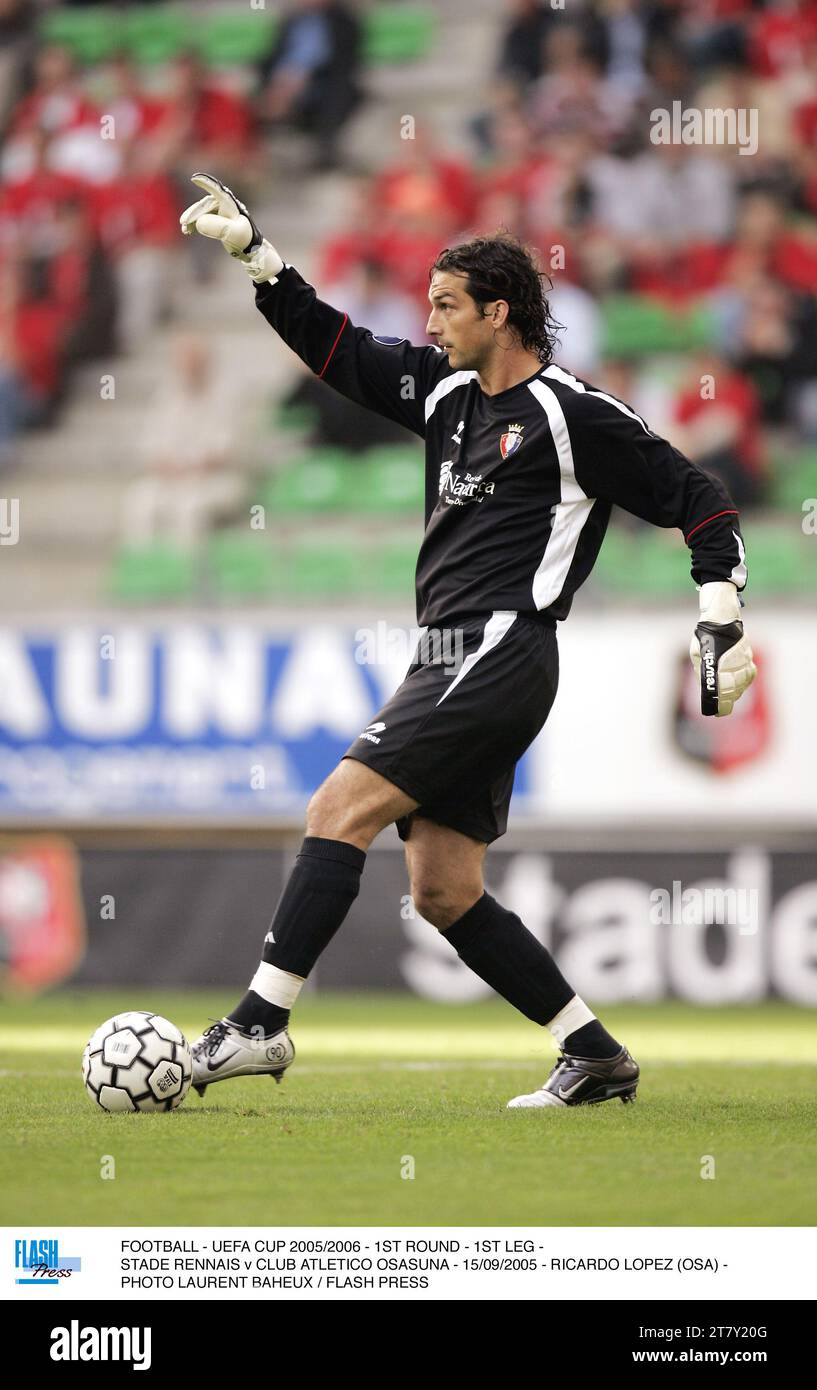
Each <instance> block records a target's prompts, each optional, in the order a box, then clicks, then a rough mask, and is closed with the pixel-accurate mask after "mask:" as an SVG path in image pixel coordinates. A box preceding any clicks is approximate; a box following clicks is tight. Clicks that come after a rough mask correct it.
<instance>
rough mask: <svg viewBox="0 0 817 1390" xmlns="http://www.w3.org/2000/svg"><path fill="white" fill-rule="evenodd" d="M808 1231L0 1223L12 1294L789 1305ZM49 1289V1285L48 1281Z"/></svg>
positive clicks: (802, 1294) (807, 1251) (807, 1267)
mask: <svg viewBox="0 0 817 1390" xmlns="http://www.w3.org/2000/svg"><path fill="white" fill-rule="evenodd" d="M815 1245H817V1239H816V1238H815V1231H814V1230H813V1229H812V1228H811V1227H783V1228H781V1227H758V1228H753V1227H751V1228H750V1227H674V1226H667V1227H638V1226H635V1227H633V1226H627V1227H614V1228H612V1227H579V1228H574V1227H555V1228H553V1227H533V1228H530V1227H528V1228H524V1227H514V1228H509V1227H508V1228H506V1227H492V1226H485V1227H463V1226H459V1227H456V1226H455V1227H449V1228H441V1227H427V1228H419V1227H418V1228H416V1229H415V1228H412V1227H406V1226H397V1227H392V1228H386V1227H384V1228H381V1227H372V1226H361V1227H349V1226H344V1227H340V1226H339V1227H331V1226H328V1227H301V1228H297V1227H280V1228H275V1227H236V1228H227V1227H205V1226H193V1227H175V1228H174V1227H131V1228H120V1227H100V1226H95V1227H82V1226H66V1227H60V1228H53V1227H51V1228H47V1227H42V1228H38V1229H26V1228H22V1227H21V1228H15V1227H10V1226H7V1227H5V1228H4V1240H3V1251H4V1256H3V1262H2V1265H3V1289H2V1296H3V1297H4V1298H12V1299H38V1300H39V1299H48V1300H53V1301H54V1302H57V1301H58V1300H59V1299H60V1298H61V1297H65V1298H68V1299H75V1298H77V1299H89V1300H105V1299H128V1300H133V1299H140V1298H145V1299H154V1300H156V1299H158V1300H164V1299H191V1298H198V1299H202V1298H206V1299H207V1300H213V1301H215V1300H221V1299H224V1300H225V1301H230V1300H235V1299H241V1300H242V1301H246V1300H247V1299H264V1300H269V1299H300V1300H303V1299H317V1300H323V1301H330V1300H333V1299H356V1300H363V1301H366V1300H370V1299H377V1300H381V1299H382V1300H390V1299H394V1300H400V1301H403V1302H406V1301H411V1300H413V1299H433V1300H441V1299H459V1300H462V1299H466V1300H467V1299H475V1300H484V1299H534V1300H535V1299H550V1298H555V1299H557V1300H558V1299H565V1298H573V1297H581V1298H585V1299H657V1300H663V1299H757V1298H767V1299H780V1300H788V1299H803V1298H806V1297H809V1296H810V1295H809V1292H808V1291H809V1290H810V1288H811V1287H812V1270H813V1266H814V1252H815ZM55 1285H56V1287H55Z"/></svg>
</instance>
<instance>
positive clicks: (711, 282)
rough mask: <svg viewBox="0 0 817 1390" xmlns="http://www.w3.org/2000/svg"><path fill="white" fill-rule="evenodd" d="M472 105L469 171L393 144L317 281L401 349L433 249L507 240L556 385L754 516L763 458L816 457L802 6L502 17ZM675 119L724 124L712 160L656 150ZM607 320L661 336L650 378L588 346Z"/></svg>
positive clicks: (686, 4) (628, 5) (656, 3)
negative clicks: (634, 416) (535, 302)
mask: <svg viewBox="0 0 817 1390" xmlns="http://www.w3.org/2000/svg"><path fill="white" fill-rule="evenodd" d="M474 87H475V91H479V92H480V94H482V93H485V99H484V102H483V104H482V107H481V109H478V110H475V112H474V115H473V119H472V122H471V124H470V128H469V136H470V140H471V144H472V148H473V155H472V157H470V158H465V159H464V158H461V157H460V158H454V157H453V156H452V155H451V154H450V153H447V152H446V143H445V139H444V133H443V132H440V131H439V130H438V129H434V128H433V127H431V126H429V127H427V128H426V127H422V126H421V125H418V127H417V129H416V131H414V132H413V138H411V139H397V140H396V141H395V146H396V148H395V151H394V158H393V160H392V161H391V162H390V163H388V164H387V165H386V167H384V168H383V169H382V170H381V171H380V172H379V173H378V174H376V175H375V176H374V177H373V178H371V179H368V180H364V181H361V182H360V183H359V185H358V186H357V187H356V189H355V190H354V193H353V197H352V206H351V207H350V212H349V217H348V224H347V227H346V228H345V229H341V230H340V231H339V233H338V234H337V235H336V236H333V237H332V238H331V239H330V241H329V242H328V244H326V245H325V246H324V248H323V257H322V267H321V277H320V279H321V283H322V284H329V286H330V287H332V288H333V290H335V286H337V289H336V290H335V294H336V297H337V294H339V293H340V292H341V290H342V291H343V292H345V293H346V294H347V296H348V297H350V298H351V299H352V302H354V300H355V295H356V294H357V295H358V297H359V295H360V293H361V292H362V290H363V289H364V288H365V290H366V296H367V298H368V300H369V301H371V299H372V296H373V295H374V296H375V298H376V303H375V304H374V305H372V304H371V303H370V302H369V303H367V310H368V313H369V318H370V319H372V320H376V321H377V322H378V325H379V331H381V332H387V333H391V332H404V333H405V332H406V323H407V317H406V312H405V305H404V300H405V297H406V296H408V297H410V298H411V299H412V300H413V301H414V303H415V304H416V308H417V313H416V318H415V320H414V321H410V320H409V322H411V329H412V331H413V332H414V333H415V334H418V333H422V321H423V319H424V313H425V307H424V302H425V295H426V291H427V279H426V267H427V265H428V264H429V262H430V260H431V259H432V258H433V257H434V255H435V253H436V251H437V249H438V248H439V247H440V246H441V245H444V244H446V243H447V242H450V241H452V240H456V239H461V238H462V237H463V236H466V235H469V234H472V233H473V232H475V231H482V232H486V231H488V232H490V231H493V230H495V229H496V228H498V227H500V226H502V227H506V228H508V229H509V230H511V231H513V232H515V233H517V234H518V235H520V236H521V237H522V238H523V239H524V240H526V241H527V242H529V243H531V244H532V245H534V246H535V247H536V248H537V249H538V251H539V253H540V259H541V261H542V264H543V266H544V268H545V269H546V270H548V271H549V273H550V274H551V277H552V280H553V283H554V289H553V294H552V296H551V302H552V306H553V309H554V312H555V315H556V317H557V319H559V321H560V322H561V323H562V324H563V325H564V332H563V333H562V349H561V354H560V360H561V361H562V363H563V365H565V366H566V367H568V368H570V369H571V370H573V371H575V372H576V373H577V374H578V375H579V376H587V377H589V378H592V379H596V380H598V381H599V382H600V383H601V384H602V385H605V384H606V385H607V386H608V389H610V390H614V391H616V393H617V394H619V395H621V396H623V397H624V399H626V400H629V401H631V402H632V403H634V404H635V405H636V408H637V409H640V410H642V411H643V412H644V413H646V414H647V415H648V417H649V418H650V420H651V422H652V423H653V427H654V428H655V429H657V430H658V431H660V432H662V433H666V434H668V435H670V437H671V438H672V439H673V440H674V441H675V442H676V443H678V444H679V446H680V447H682V448H685V449H686V451H687V452H689V453H690V454H691V455H692V456H693V457H694V458H696V459H697V460H698V461H699V462H701V463H703V464H704V465H705V466H707V467H710V468H712V469H713V470H714V471H716V472H719V473H721V474H722V475H723V476H724V477H725V478H726V480H727V482H728V483H729V485H730V487H731V488H732V490H733V493H734V495H735V497H736V500H738V501H739V502H741V503H743V504H751V503H755V502H760V501H763V500H764V499H765V498H766V497H767V496H768V491H769V488H768V484H769V474H770V470H771V469H772V468H773V466H774V465H773V462H772V460H773V459H774V457H775V455H776V454H777V453H779V452H780V450H785V448H786V447H788V448H791V447H792V446H794V445H796V444H797V443H798V442H803V441H806V442H807V441H817V298H815V294H816V293H817V3H813V0H802V2H801V3H797V2H796V0H767V2H766V3H763V0H757V2H756V3H750V2H749V0H651V3H650V2H647V3H645V2H644V0H587V3H584V4H581V3H578V0H572V2H571V3H567V4H566V5H565V6H564V7H563V8H555V7H551V5H550V4H549V3H547V0H545V3H539V2H538V0H510V3H508V4H507V5H506V6H505V15H504V22H503V24H502V25H501V26H499V32H498V50H497V54H496V61H495V66H494V70H493V73H492V74H491V76H490V80H489V81H488V82H487V83H482V82H477V83H475V84H474ZM689 111H692V112H706V111H734V112H735V113H736V118H735V126H734V129H733V130H731V131H730V128H729V127H728V126H724V127H723V130H724V132H725V134H726V135H731V137H732V143H729V142H727V141H726V140H723V141H721V142H720V143H718V142H717V141H716V142H714V143H702V142H701V143H692V142H690V143H683V142H682V141H678V142H667V143H660V142H659V141H658V140H657V139H656V138H655V136H656V134H658V133H660V127H659V125H658V122H657V119H656V116H655V113H658V112H664V113H666V114H667V120H668V121H669V122H671V121H672V119H673V116H674V118H675V121H676V130H677V129H678V122H679V121H680V120H681V119H682V118H683V116H684V113H686V112H689ZM737 113H740V114H737ZM741 122H742V124H741ZM693 133H694V131H693ZM441 136H442V137H443V138H441ZM742 147H743V152H741V149H742ZM362 226H365V227H368V229H369V230H368V231H367V232H366V233H365V234H361V231H360V228H361V227H362ZM374 277H377V280H375V278H374ZM621 303H623V304H624V305H625V306H626V307H627V308H628V310H629V315H630V320H631V322H632V323H634V324H635V325H636V327H637V320H638V315H639V312H640V311H643V312H644V313H652V315H653V321H654V319H655V315H656V314H657V315H658V316H659V318H660V317H661V316H663V322H664V324H665V329H664V337H665V340H666V341H665V342H664V343H663V347H664V348H666V349H670V351H666V352H664V353H663V354H662V357H661V359H660V360H656V358H655V355H654V353H652V352H651V351H649V350H648V348H647V347H646V346H645V343H644V342H643V341H642V342H641V343H639V340H638V334H637V333H636V335H635V337H634V338H633V341H632V343H631V345H630V346H629V347H628V348H627V349H626V350H622V348H621V345H620V343H618V342H617V339H616V335H615V334H614V333H611V332H609V331H608V328H609V313H608V310H609V307H610V306H611V305H615V304H619V305H620V304H621ZM694 322H699V323H703V324H704V325H705V328H704V329H703V330H701V331H699V333H698V340H699V341H698V342H697V344H696V347H697V349H698V350H695V351H691V350H690V348H689V346H688V338H687V337H686V336H685V335H682V334H681V331H680V330H681V329H682V328H683V326H684V325H685V324H687V325H688V324H690V323H694ZM401 325H402V327H401ZM674 325H677V326H678V327H679V337H678V344H679V354H678V356H677V360H673V356H672V352H671V348H672V336H673V326H674ZM619 336H620V335H619Z"/></svg>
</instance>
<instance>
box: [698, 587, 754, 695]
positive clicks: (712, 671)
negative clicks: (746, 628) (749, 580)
mask: <svg viewBox="0 0 817 1390" xmlns="http://www.w3.org/2000/svg"><path fill="white" fill-rule="evenodd" d="M700 599H701V616H700V620H699V622H698V626H697V627H696V629H695V634H694V636H693V638H692V641H691V642H690V644H689V655H690V658H691V660H692V664H693V666H694V667H695V670H696V671H697V672H698V675H699V676H700V681H701V713H702V714H716V715H718V714H719V715H724V714H731V713H732V707H733V706H734V704H735V701H736V700H739V699H740V697H741V695H742V694H743V692H744V690H745V689H746V688H747V686H749V685H751V684H752V681H753V680H754V678H755V676H756V674H757V670H756V667H755V663H754V661H753V660H752V648H751V647H750V646H749V643H748V641H747V639H746V638H745V637H744V635H743V623H742V622H741V619H740V601H739V599H738V591H737V589H736V588H735V586H734V584H732V583H730V582H729V581H728V580H726V581H724V582H723V583H710V584H702V585H701V593H700Z"/></svg>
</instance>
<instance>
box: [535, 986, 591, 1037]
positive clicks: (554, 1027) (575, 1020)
mask: <svg viewBox="0 0 817 1390" xmlns="http://www.w3.org/2000/svg"><path fill="white" fill-rule="evenodd" d="M595 1017H596V1015H595V1014H594V1013H593V1010H592V1009H588V1007H587V1005H586V1004H585V1002H584V1000H583V999H580V998H579V996H578V994H574V995H573V998H572V999H571V1000H569V1001H568V1003H567V1004H565V1006H564V1008H563V1009H560V1010H559V1012H558V1013H557V1015H556V1017H555V1018H552V1019H551V1020H550V1023H549V1024H548V1025H547V1026H548V1030H549V1032H551V1033H552V1034H553V1036H554V1038H555V1039H556V1041H557V1043H559V1045H560V1046H561V1044H562V1043H563V1042H564V1041H565V1038H569V1037H570V1034H571V1033H575V1031H576V1029H577V1028H583V1027H584V1025H585V1023H592V1022H593V1019H594V1018H595Z"/></svg>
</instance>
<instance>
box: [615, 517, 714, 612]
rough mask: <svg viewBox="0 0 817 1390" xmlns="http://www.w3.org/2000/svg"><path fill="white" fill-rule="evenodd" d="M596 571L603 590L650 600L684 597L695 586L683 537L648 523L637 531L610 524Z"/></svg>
mask: <svg viewBox="0 0 817 1390" xmlns="http://www.w3.org/2000/svg"><path fill="white" fill-rule="evenodd" d="M593 574H594V578H595V579H597V580H600V581H601V585H602V587H603V588H604V589H606V590H609V591H610V592H612V593H614V594H624V595H627V596H628V597H631V598H643V599H645V600H647V601H649V600H650V599H658V600H661V599H667V598H675V597H677V596H683V595H684V594H685V593H688V592H689V590H690V588H691V586H692V580H691V579H690V574H689V556H688V554H687V551H686V547H685V546H684V544H683V541H682V540H681V539H680V536H676V535H675V534H674V533H671V532H667V531H664V530H663V529H661V530H659V529H658V528H653V527H646V526H645V527H644V528H643V529H639V530H637V531H627V530H625V529H624V528H623V527H621V526H616V525H613V526H611V527H610V529H609V530H608V532H607V535H606V536H605V539H604V544H603V545H602V548H601V553H600V555H599V558H598V561H597V562H596V567H595V569H594V572H593Z"/></svg>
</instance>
